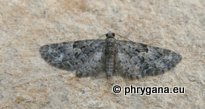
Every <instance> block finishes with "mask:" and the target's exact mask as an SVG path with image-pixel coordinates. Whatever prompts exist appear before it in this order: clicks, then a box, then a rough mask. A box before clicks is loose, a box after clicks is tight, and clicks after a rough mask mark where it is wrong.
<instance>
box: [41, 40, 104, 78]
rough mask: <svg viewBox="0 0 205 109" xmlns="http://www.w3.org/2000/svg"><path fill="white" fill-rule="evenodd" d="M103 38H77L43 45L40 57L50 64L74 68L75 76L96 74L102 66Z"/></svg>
mask: <svg viewBox="0 0 205 109" xmlns="http://www.w3.org/2000/svg"><path fill="white" fill-rule="evenodd" d="M104 45H105V42H104V40H79V41H74V42H63V43H56V44H50V45H44V46H42V47H41V48H40V54H41V57H42V58H43V59H44V60H45V61H46V62H48V63H49V64H50V65H52V66H55V67H57V68H61V69H64V70H71V71H72V70H76V75H77V76H89V75H97V74H96V73H98V72H99V71H102V70H103V68H104V64H103V63H104V59H103V58H104V47H105V46H104Z"/></svg>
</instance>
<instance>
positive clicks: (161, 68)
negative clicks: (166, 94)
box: [116, 40, 182, 78]
mask: <svg viewBox="0 0 205 109" xmlns="http://www.w3.org/2000/svg"><path fill="white" fill-rule="evenodd" d="M117 49H118V53H117V56H116V63H117V65H116V67H117V68H116V70H117V72H119V73H120V74H121V75H123V76H126V77H129V78H142V77H145V76H153V75H158V74H162V73H164V72H165V71H167V70H170V69H171V68H173V67H175V66H176V64H177V63H179V62H180V60H181V59H182V57H181V55H180V54H177V53H175V52H173V51H171V50H167V49H163V48H159V47H152V46H148V45H146V44H142V43H134V42H132V41H120V40H118V41H117Z"/></svg>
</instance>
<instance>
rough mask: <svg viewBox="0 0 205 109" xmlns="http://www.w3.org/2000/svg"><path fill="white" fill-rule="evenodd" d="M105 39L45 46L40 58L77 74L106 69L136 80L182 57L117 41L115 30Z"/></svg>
mask: <svg viewBox="0 0 205 109" xmlns="http://www.w3.org/2000/svg"><path fill="white" fill-rule="evenodd" d="M105 36H106V39H104V40H103V39H92V40H78V41H71V42H62V43H55V44H50V45H44V46H42V47H41V48H40V54H41V57H42V58H43V59H44V60H45V61H46V62H48V63H49V64H50V65H52V66H55V67H57V68H61V69H64V70H68V71H73V70H75V73H76V76H78V77H86V76H97V75H98V74H99V73H100V72H105V73H106V76H107V77H108V78H109V77H111V76H113V75H120V76H123V77H127V78H131V79H135V78H142V77H145V76H154V75H159V74H163V73H164V72H166V71H168V70H170V69H171V68H173V67H175V66H176V65H177V64H178V63H179V62H180V61H181V59H182V56H181V55H180V54H178V53H176V52H173V51H171V50H168V49H163V48H159V47H154V46H149V45H146V44H142V43H135V42H132V41H126V40H116V39H115V33H113V32H108V33H107V34H105Z"/></svg>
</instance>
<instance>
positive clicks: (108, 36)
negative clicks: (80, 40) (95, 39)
mask: <svg viewBox="0 0 205 109" xmlns="http://www.w3.org/2000/svg"><path fill="white" fill-rule="evenodd" d="M105 35H106V37H107V38H114V37H115V33H113V32H108V33H107V34H105Z"/></svg>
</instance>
